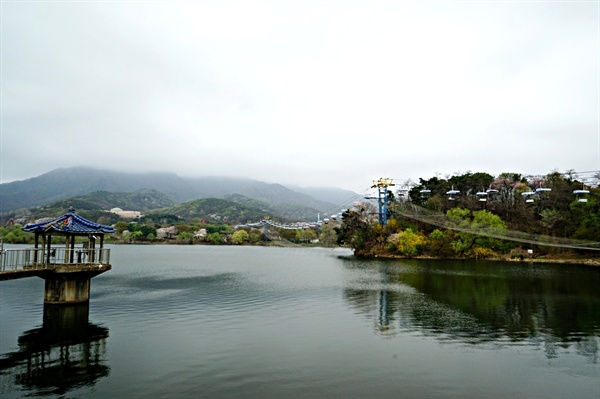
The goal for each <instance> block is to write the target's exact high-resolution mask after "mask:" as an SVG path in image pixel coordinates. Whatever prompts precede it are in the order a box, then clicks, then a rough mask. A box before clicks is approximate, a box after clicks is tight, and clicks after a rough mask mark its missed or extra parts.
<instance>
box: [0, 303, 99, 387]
mask: <svg viewBox="0 0 600 399" xmlns="http://www.w3.org/2000/svg"><path fill="white" fill-rule="evenodd" d="M88 316H89V305H88V304H79V305H69V306H65V305H62V306H50V305H46V306H45V307H44V322H43V325H42V327H39V328H34V329H31V330H29V331H25V332H24V333H23V334H21V336H20V337H19V339H18V345H19V349H18V351H15V352H12V353H7V354H4V355H3V356H2V358H0V376H1V378H2V391H3V393H5V392H4V391H5V390H6V392H14V391H16V390H17V389H16V386H21V389H24V390H25V391H29V390H31V391H35V395H63V394H65V393H67V392H69V391H71V390H73V389H76V388H80V387H84V386H92V385H94V384H95V383H96V382H97V381H98V379H100V378H102V377H106V376H108V374H109V371H110V368H109V366H108V365H107V362H106V338H107V337H108V329H107V328H105V327H101V326H97V325H95V324H92V323H89V322H88Z"/></svg>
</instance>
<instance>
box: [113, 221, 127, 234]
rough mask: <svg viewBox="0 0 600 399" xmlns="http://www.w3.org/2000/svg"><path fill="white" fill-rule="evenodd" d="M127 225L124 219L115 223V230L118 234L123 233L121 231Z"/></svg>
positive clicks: (125, 228)
mask: <svg viewBox="0 0 600 399" xmlns="http://www.w3.org/2000/svg"><path fill="white" fill-rule="evenodd" d="M128 227H129V223H127V222H124V221H120V222H117V223H115V230H117V233H119V234H123V232H124V231H125V230H128Z"/></svg>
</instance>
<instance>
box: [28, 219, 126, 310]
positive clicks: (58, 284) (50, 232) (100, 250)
mask: <svg viewBox="0 0 600 399" xmlns="http://www.w3.org/2000/svg"><path fill="white" fill-rule="evenodd" d="M23 231H27V232H33V233H35V246H34V248H33V250H32V251H31V252H32V254H31V258H32V259H31V261H32V262H31V266H30V268H32V269H35V270H39V273H36V275H37V276H39V277H41V278H43V279H44V280H46V291H45V297H44V302H45V303H59V304H62V303H76V302H86V301H88V300H89V290H90V278H92V277H94V276H96V275H98V274H100V273H103V272H105V271H107V270H110V269H111V266H110V263H109V262H110V251H109V250H108V249H105V248H104V235H105V234H110V233H115V232H116V231H115V229H114V228H113V227H112V226H105V225H102V224H98V223H94V222H91V221H89V220H87V219H85V218H83V217H81V216H79V215H77V214H76V213H75V210H74V209H73V208H72V207H71V208H70V209H69V210H68V212H67V213H65V214H64V215H61V216H59V217H56V218H54V219H51V220H47V221H44V222H40V223H34V224H28V225H26V226H25V227H23ZM55 236H62V237H65V244H64V247H62V244H61V246H52V238H53V237H55ZM77 237H85V238H87V240H86V239H84V242H83V243H82V244H76V238H77ZM40 239H41V240H40ZM40 241H41V242H40ZM61 241H62V240H61Z"/></svg>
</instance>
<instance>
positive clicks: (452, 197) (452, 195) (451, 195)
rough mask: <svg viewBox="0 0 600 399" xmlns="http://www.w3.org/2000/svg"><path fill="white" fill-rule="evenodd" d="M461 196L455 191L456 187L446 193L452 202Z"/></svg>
mask: <svg viewBox="0 0 600 399" xmlns="http://www.w3.org/2000/svg"><path fill="white" fill-rule="evenodd" d="M459 194H460V191H458V190H455V189H454V186H452V190H450V191H446V195H447V196H448V199H449V200H450V201H455V200H456V197H457V196H458V195H459Z"/></svg>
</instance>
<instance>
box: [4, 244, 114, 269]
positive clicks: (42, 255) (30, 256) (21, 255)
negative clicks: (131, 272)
mask: <svg viewBox="0 0 600 399" xmlns="http://www.w3.org/2000/svg"><path fill="white" fill-rule="evenodd" d="M109 263H110V249H107V248H102V249H100V248H95V249H86V248H75V249H65V248H58V247H57V248H54V247H53V248H50V251H48V249H47V248H37V249H36V248H26V249H4V250H2V251H0V272H6V271H11V270H21V269H52V268H55V267H56V266H69V265H73V266H75V265H77V266H88V265H89V266H94V265H106V264H109Z"/></svg>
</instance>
